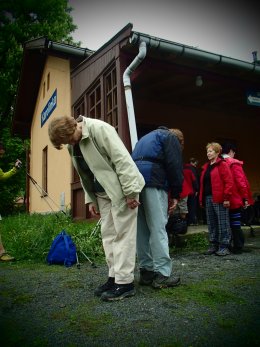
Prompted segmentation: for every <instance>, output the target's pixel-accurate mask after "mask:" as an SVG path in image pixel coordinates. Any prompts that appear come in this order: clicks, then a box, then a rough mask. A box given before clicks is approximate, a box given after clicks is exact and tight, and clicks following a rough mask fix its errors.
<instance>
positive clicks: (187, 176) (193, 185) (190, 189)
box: [180, 164, 199, 199]
mask: <svg viewBox="0 0 260 347" xmlns="http://www.w3.org/2000/svg"><path fill="white" fill-rule="evenodd" d="M192 169H193V166H192V165H190V164H185V165H184V167H183V184H182V191H181V193H180V198H181V199H182V198H185V197H186V196H188V195H191V194H195V193H196V192H198V190H199V186H198V182H197V178H196V177H195V175H194V173H193V170H192Z"/></svg>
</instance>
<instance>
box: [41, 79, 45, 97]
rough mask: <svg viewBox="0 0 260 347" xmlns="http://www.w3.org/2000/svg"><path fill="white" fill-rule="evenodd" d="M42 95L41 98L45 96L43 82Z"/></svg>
mask: <svg viewBox="0 0 260 347" xmlns="http://www.w3.org/2000/svg"><path fill="white" fill-rule="evenodd" d="M42 97H43V99H44V98H45V82H43V87H42Z"/></svg>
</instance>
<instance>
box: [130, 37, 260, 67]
mask: <svg viewBox="0 0 260 347" xmlns="http://www.w3.org/2000/svg"><path fill="white" fill-rule="evenodd" d="M140 42H144V43H145V44H146V47H147V50H148V49H149V50H150V51H151V52H152V51H160V53H163V54H165V55H166V56H167V55H168V56H170V57H173V58H175V59H177V58H180V57H181V58H188V59H189V60H193V61H200V62H205V64H207V65H208V64H209V63H210V64H212V65H221V66H226V67H229V68H233V69H237V70H240V71H241V70H243V71H251V72H253V73H256V74H260V66H259V65H258V64H256V63H249V62H246V61H242V60H238V59H233V58H229V57H226V56H223V55H219V54H215V53H210V52H207V51H203V50H200V49H197V48H194V47H191V46H186V45H182V44H179V43H175V42H171V41H167V40H163V39H159V38H156V37H152V36H149V35H146V34H142V33H138V32H132V37H131V39H130V43H131V45H139V44H140Z"/></svg>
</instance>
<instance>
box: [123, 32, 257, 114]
mask: <svg viewBox="0 0 260 347" xmlns="http://www.w3.org/2000/svg"><path fill="white" fill-rule="evenodd" d="M141 42H145V43H146V47H147V54H146V57H145V58H144V60H143V62H142V63H141V65H140V66H139V67H138V68H137V70H136V71H134V73H133V74H132V76H131V80H132V87H133V88H132V89H133V96H134V98H139V99H142V100H147V101H149V100H153V101H157V102H161V103H164V104H173V103H174V104H177V105H179V106H188V107H191V108H192V107H198V108H204V109H207V110H212V111H217V112H222V111H224V110H225V112H226V113H228V112H230V113H236V114H244V115H246V116H250V115H251V116H259V115H260V108H259V107H256V106H251V105H249V104H248V102H247V95H248V93H249V92H251V91H252V92H256V93H259V98H260V65H259V64H258V63H257V62H255V63H254V62H253V63H250V62H245V61H241V60H238V59H234V58H230V57H226V56H223V55H219V54H214V53H210V52H207V51H203V50H200V49H197V48H194V47H191V46H187V45H183V44H179V43H176V42H171V41H167V40H163V39H160V38H156V37H152V36H149V35H147V34H142V33H139V32H135V31H132V33H131V36H130V37H129V39H128V40H127V41H125V42H124V44H122V45H121V47H122V48H121V51H122V52H123V54H125V55H126V56H127V59H128V60H129V62H130V61H131V60H132V59H133V58H134V57H135V56H136V55H137V54H138V50H139V45H140V43H141ZM198 77H199V78H201V81H202V84H201V85H200V86H198V85H196V79H197V78H198Z"/></svg>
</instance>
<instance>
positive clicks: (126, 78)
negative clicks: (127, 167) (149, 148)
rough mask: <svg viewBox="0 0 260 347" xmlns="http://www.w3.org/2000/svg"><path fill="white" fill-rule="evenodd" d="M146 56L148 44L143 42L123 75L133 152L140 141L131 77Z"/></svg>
mask: <svg viewBox="0 0 260 347" xmlns="http://www.w3.org/2000/svg"><path fill="white" fill-rule="evenodd" d="M145 56H146V43H145V42H143V41H140V44H139V53H138V55H137V56H136V57H135V59H134V60H133V61H132V63H131V64H130V65H129V66H128V67H127V68H126V70H125V72H124V74H123V84H124V88H125V99H126V107H127V115H128V124H129V130H130V138H131V145H132V150H133V149H134V147H135V145H136V142H137V141H138V138H137V130H136V121H135V112H134V104H133V97H132V89H131V80H130V77H131V74H132V73H133V72H134V70H135V69H136V68H137V67H138V66H139V65H140V64H141V62H142V61H143V60H144V58H145Z"/></svg>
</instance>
